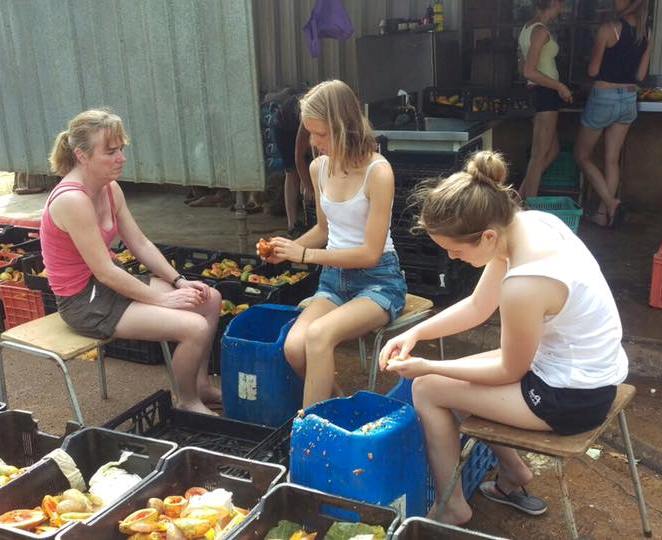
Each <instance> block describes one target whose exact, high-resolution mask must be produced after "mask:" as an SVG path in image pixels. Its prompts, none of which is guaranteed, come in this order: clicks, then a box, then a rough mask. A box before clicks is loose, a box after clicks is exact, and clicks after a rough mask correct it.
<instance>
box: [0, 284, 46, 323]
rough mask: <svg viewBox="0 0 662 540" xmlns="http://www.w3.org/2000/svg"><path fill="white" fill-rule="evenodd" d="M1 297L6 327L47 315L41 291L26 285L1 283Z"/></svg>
mask: <svg viewBox="0 0 662 540" xmlns="http://www.w3.org/2000/svg"><path fill="white" fill-rule="evenodd" d="M0 299H2V304H3V308H4V310H5V328H6V329H9V328H13V327H14V326H18V325H19V324H23V323H26V322H29V321H32V320H34V319H39V318H40V317H43V316H44V315H45V312H44V301H43V299H42V297H41V291H32V290H30V289H27V288H26V287H25V285H23V286H16V285H0Z"/></svg>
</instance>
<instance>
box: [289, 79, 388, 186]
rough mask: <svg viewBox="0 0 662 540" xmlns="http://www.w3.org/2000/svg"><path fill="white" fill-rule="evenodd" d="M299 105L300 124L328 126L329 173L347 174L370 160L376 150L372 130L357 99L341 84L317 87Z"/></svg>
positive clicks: (336, 82)
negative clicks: (306, 120) (318, 122)
mask: <svg viewBox="0 0 662 540" xmlns="http://www.w3.org/2000/svg"><path fill="white" fill-rule="evenodd" d="M300 105H301V119H302V120H303V119H304V118H311V119H314V120H321V121H322V122H325V123H326V124H327V125H328V126H329V138H330V141H331V148H330V150H329V154H330V155H329V173H331V171H338V172H340V171H342V172H345V173H347V172H349V170H350V169H352V168H356V167H360V166H362V165H364V164H365V163H366V161H367V160H368V159H369V158H370V156H372V153H373V152H374V151H375V149H376V147H377V144H376V141H375V136H374V134H373V131H372V127H371V126H370V123H369V122H368V119H367V118H366V117H365V116H364V115H363V113H362V112H361V106H360V104H359V100H358V99H357V98H356V95H355V94H354V92H353V91H352V89H351V88H350V87H349V86H347V85H346V84H345V83H344V82H342V81H338V80H332V81H324V82H321V83H319V84H318V85H317V86H314V87H313V88H311V89H310V90H309V91H308V92H307V93H306V95H305V96H303V97H302V98H301V102H300Z"/></svg>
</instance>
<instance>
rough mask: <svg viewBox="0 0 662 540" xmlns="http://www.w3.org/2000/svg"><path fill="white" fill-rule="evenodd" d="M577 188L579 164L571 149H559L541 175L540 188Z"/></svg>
mask: <svg viewBox="0 0 662 540" xmlns="http://www.w3.org/2000/svg"><path fill="white" fill-rule="evenodd" d="M578 188H579V166H578V165H577V162H576V161H575V158H574V156H573V154H572V150H561V152H559V155H558V156H557V158H556V159H555V160H554V161H553V162H552V163H551V165H550V166H549V167H548V168H547V170H546V171H545V173H544V174H543V175H542V178H541V183H540V189H541V190H545V189H550V190H576V189H578Z"/></svg>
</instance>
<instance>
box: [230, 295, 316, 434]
mask: <svg viewBox="0 0 662 540" xmlns="http://www.w3.org/2000/svg"><path fill="white" fill-rule="evenodd" d="M299 312H300V310H299V309H298V308H296V307H294V306H281V305H277V304H260V305H256V306H253V307H252V308H250V309H248V310H247V311H244V312H243V313H241V314H239V315H237V316H236V317H235V318H234V319H233V320H232V321H231V322H230V324H229V325H228V328H227V330H226V332H225V335H224V336H223V339H222V342H221V373H222V378H221V385H222V389H223V404H224V407H225V414H226V415H227V417H228V418H233V419H235V420H241V421H244V422H252V423H256V424H264V425H267V426H280V425H282V424H283V423H284V422H285V421H287V420H288V419H289V418H291V417H292V416H294V415H295V414H296V412H297V411H298V410H299V409H300V408H301V401H302V398H303V382H302V381H301V379H299V377H298V376H297V375H296V373H294V371H293V370H292V368H291V367H290V365H289V364H288V363H287V361H286V360H285V355H284V353H283V345H284V344H285V338H286V337H287V333H288V332H289V329H290V328H291V326H292V324H293V323H294V320H295V319H296V317H297V316H298V314H299Z"/></svg>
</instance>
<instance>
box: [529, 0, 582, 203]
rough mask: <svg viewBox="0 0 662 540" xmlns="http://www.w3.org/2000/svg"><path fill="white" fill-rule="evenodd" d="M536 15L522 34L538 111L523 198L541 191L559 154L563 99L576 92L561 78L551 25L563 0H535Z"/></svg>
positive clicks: (569, 98)
mask: <svg viewBox="0 0 662 540" xmlns="http://www.w3.org/2000/svg"><path fill="white" fill-rule="evenodd" d="M533 4H534V5H535V8H536V14H535V16H534V17H533V19H531V20H530V21H528V22H527V23H526V24H525V25H524V27H523V28H522V31H521V32H520V34H519V39H518V40H517V41H518V44H519V54H520V66H521V71H522V75H523V76H524V78H525V79H526V80H527V87H528V88H529V90H530V91H531V92H532V94H533V105H534V108H535V110H536V114H535V116H534V118H533V137H532V140H531V157H530V159H529V165H528V167H527V169H526V176H525V177H524V180H522V184H521V185H520V188H519V194H520V196H521V197H522V198H526V197H535V196H536V195H537V194H538V187H539V186H540V178H541V177H542V175H543V173H544V172H545V170H546V169H547V167H549V166H550V164H551V163H552V161H554V159H555V158H556V156H557V155H558V153H559V141H558V137H557V135H556V124H557V121H558V116H559V109H560V108H561V105H562V104H563V102H571V101H572V94H571V93H570V90H569V89H568V87H567V86H566V85H565V84H563V83H562V82H561V81H560V80H559V71H558V69H557V68H556V55H557V54H558V53H559V45H558V43H557V42H556V40H555V39H554V37H553V36H552V34H551V33H550V31H549V29H548V28H547V25H548V24H550V23H551V22H552V21H554V20H555V19H556V18H557V17H558V16H559V14H560V13H561V10H562V9H563V0H534V2H533Z"/></svg>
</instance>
